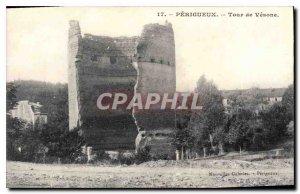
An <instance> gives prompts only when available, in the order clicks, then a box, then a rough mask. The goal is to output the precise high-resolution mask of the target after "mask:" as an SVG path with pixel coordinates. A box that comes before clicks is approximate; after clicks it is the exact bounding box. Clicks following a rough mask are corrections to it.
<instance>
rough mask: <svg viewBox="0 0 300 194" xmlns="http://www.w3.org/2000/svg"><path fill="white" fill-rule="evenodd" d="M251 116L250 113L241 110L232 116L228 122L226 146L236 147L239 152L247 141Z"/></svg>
mask: <svg viewBox="0 0 300 194" xmlns="http://www.w3.org/2000/svg"><path fill="white" fill-rule="evenodd" d="M252 115H253V114H252V113H251V111H249V110H243V109H241V110H240V112H238V113H236V114H235V115H232V116H231V118H230V119H229V121H228V122H229V124H228V125H227V126H228V132H227V134H226V137H225V141H226V142H227V143H228V144H231V145H234V146H238V147H239V150H240V151H241V150H242V148H243V146H244V145H245V144H246V143H247V141H249V139H248V134H249V131H250V125H249V121H250V120H251V119H252Z"/></svg>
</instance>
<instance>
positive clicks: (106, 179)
mask: <svg viewBox="0 0 300 194" xmlns="http://www.w3.org/2000/svg"><path fill="white" fill-rule="evenodd" d="M6 173H7V175H6V176H7V178H6V179H7V180H6V181H7V183H6V184H7V187H8V188H218V187H253V186H281V185H294V161H293V159H272V160H271V159H267V160H263V161H257V162H247V161H240V160H221V159H219V160H217V159H215V160H212V159H211V160H189V161H164V160H161V161H150V162H146V163H142V164H140V165H130V166H126V165H125V166H124V165H107V164H93V165H90V164H63V165H58V164H33V163H25V162H12V161H7V172H6Z"/></svg>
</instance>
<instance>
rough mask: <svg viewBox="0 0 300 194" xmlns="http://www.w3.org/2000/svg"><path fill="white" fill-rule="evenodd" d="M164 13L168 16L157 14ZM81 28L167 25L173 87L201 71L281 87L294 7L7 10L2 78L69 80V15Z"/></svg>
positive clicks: (225, 85)
mask: <svg viewBox="0 0 300 194" xmlns="http://www.w3.org/2000/svg"><path fill="white" fill-rule="evenodd" d="M159 11H164V12H166V13H171V14H174V15H173V16H167V17H158V16H157V12H159ZM181 11H186V12H189V11H196V12H203V11H204V12H207V11H210V12H217V14H218V15H221V14H226V15H227V13H228V12H235V13H244V14H245V13H247V12H249V13H254V12H261V11H263V12H267V13H277V14H279V17H276V18H255V17H252V18H246V17H239V18H230V17H228V16H224V17H217V18H211V17H210V18H199V17H195V18H192V17H175V14H176V12H181ZM71 19H76V20H79V22H80V26H81V31H82V34H83V33H91V34H95V35H105V36H113V37H114V36H136V35H137V36H138V35H140V33H141V31H142V28H143V25H145V24H147V23H161V24H163V23H164V21H165V20H166V19H167V20H168V21H169V22H171V23H172V25H173V29H174V33H175V44H176V65H177V67H176V68H177V69H176V72H177V73H176V76H177V90H178V91H188V90H192V89H193V88H194V87H195V84H196V81H197V80H198V78H199V77H200V76H201V75H202V74H205V75H206V77H207V78H208V79H211V80H213V81H214V82H215V83H216V85H217V86H218V87H219V88H220V89H240V88H250V87H260V88H270V87H271V88H277V87H287V86H288V85H289V84H291V83H292V82H293V10H292V8H287V7H286V8H258V7H256V8H237V7H236V8H220V7H214V8H208V7H202V8H201V7H198V8H197V7H196V8H195V7H194V8H188V7H185V8H180V7H172V8H166V7H165V8H157V7H148V8H143V7H134V8H129V7H126V8H118V7H116V8H111V7H110V8H109V7H106V8H103V7H102V8H99V7H98V8H91V7H89V8H88V7H87V8H75V7H73V8H34V9H33V8H30V9H8V10H7V80H8V81H12V80H18V79H22V80H29V79H30V80H41V81H49V82H53V83H56V82H62V83H66V82H67V71H68V70H67V42H68V39H67V38H68V27H69V24H68V21H69V20H71Z"/></svg>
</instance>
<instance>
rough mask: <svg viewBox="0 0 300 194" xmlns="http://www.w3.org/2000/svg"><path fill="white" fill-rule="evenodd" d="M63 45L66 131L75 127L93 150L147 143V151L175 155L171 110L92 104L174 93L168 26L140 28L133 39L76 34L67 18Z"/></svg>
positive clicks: (73, 23) (76, 24) (76, 28)
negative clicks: (106, 97)
mask: <svg viewBox="0 0 300 194" xmlns="http://www.w3.org/2000/svg"><path fill="white" fill-rule="evenodd" d="M68 45H69V46H68V51H69V52H68V55H69V57H68V59H69V66H68V85H69V89H68V91H69V129H70V130H72V129H74V128H75V127H80V128H81V132H82V135H83V137H84V138H85V141H86V142H87V146H89V147H92V148H93V150H118V149H123V150H126V149H135V148H139V147H142V146H147V145H149V146H151V151H152V153H159V154H163V153H164V152H165V153H171V152H172V153H175V152H173V151H172V149H173V148H172V145H171V134H172V132H173V130H174V128H175V112H174V111H168V110H163V111H162V110H152V111H139V112H136V111H133V110H121V111H120V110H117V111H116V110H99V109H97V106H96V102H97V98H98V97H99V95H100V94H101V93H104V92H123V93H126V94H127V95H129V96H133V95H134V94H135V93H136V92H138V93H141V94H146V93H149V92H156V93H172V94H173V93H174V92H175V90H176V69H175V67H176V66H175V42H174V32H173V29H172V25H171V24H170V23H168V22H166V24H165V25H160V24H148V25H145V26H144V29H143V32H142V33H141V36H138V37H136V36H135V37H107V36H96V35H91V34H84V35H83V36H82V35H81V30H80V26H79V22H78V21H74V20H72V21H70V28H69V43H68ZM162 86H163V87H162ZM157 134H158V135H157Z"/></svg>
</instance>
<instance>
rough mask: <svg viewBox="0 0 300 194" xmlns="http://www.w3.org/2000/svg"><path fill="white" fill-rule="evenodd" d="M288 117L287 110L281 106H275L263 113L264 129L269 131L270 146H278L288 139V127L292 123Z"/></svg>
mask: <svg viewBox="0 0 300 194" xmlns="http://www.w3.org/2000/svg"><path fill="white" fill-rule="evenodd" d="M287 115H288V114H287V108H286V107H285V106H282V105H281V104H274V105H273V106H272V107H271V108H270V109H269V110H268V111H266V112H264V113H262V122H263V127H264V128H265V129H266V130H267V138H268V141H269V144H270V145H276V144H278V143H280V142H282V141H283V140H284V139H285V138H286V137H287V125H288V124H289V121H290V120H289V118H288V116H287Z"/></svg>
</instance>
